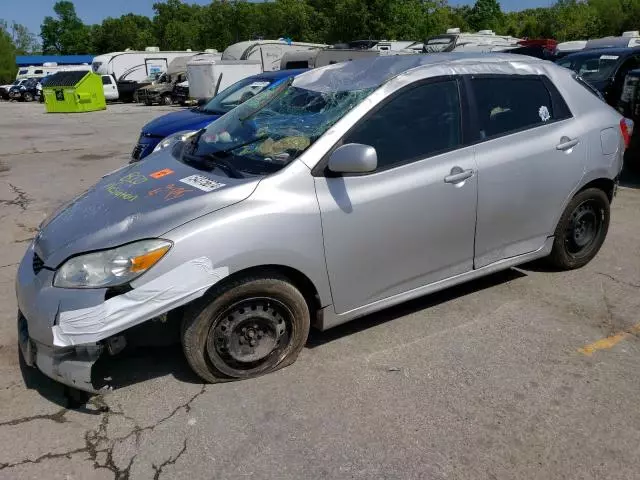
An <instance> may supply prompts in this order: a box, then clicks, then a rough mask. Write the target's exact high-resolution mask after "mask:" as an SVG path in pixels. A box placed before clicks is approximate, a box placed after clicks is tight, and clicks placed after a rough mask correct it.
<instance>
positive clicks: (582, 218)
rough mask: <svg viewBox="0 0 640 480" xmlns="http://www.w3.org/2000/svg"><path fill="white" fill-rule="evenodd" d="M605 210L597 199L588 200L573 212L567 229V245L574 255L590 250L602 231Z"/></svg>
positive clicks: (569, 251) (570, 252)
mask: <svg viewBox="0 0 640 480" xmlns="http://www.w3.org/2000/svg"><path fill="white" fill-rule="evenodd" d="M603 217H604V212H603V211H602V208H601V206H600V205H599V204H598V203H597V202H596V201H595V200H586V201H584V202H582V203H581V204H580V205H578V206H577V207H576V208H575V209H574V210H573V212H572V213H571V217H570V221H569V225H568V227H567V229H566V231H565V246H566V248H567V252H568V253H569V254H571V255H573V256H580V255H582V254H584V253H585V252H588V251H589V250H590V249H591V247H593V245H594V244H595V243H596V241H597V239H598V237H599V236H600V233H601V231H602V225H603Z"/></svg>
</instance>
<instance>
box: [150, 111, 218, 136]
mask: <svg viewBox="0 0 640 480" xmlns="http://www.w3.org/2000/svg"><path fill="white" fill-rule="evenodd" d="M218 118H220V115H212V114H207V113H200V112H197V111H194V110H192V109H189V110H182V111H180V112H171V113H168V114H167V115H163V116H162V117H158V118H156V119H155V120H152V121H150V122H149V123H147V124H146V125H145V126H144V127H143V128H142V134H143V135H150V136H154V137H162V138H164V137H167V136H169V135H171V134H173V133H176V132H180V131H182V130H200V129H201V128H204V127H206V126H207V125H209V124H210V123H211V122H213V121H214V120H217V119H218Z"/></svg>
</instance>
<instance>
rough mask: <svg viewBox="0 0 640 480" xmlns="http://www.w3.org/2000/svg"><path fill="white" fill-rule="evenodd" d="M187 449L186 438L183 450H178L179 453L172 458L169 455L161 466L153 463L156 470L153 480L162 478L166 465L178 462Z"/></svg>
mask: <svg viewBox="0 0 640 480" xmlns="http://www.w3.org/2000/svg"><path fill="white" fill-rule="evenodd" d="M186 451H187V439H186V438H185V439H184V443H183V445H182V450H180V451H179V452H178V454H177V455H176V456H175V457H173V458H171V457H169V458H168V459H167V460H165V461H164V462H162V463H161V464H160V466H158V467H156V466H155V465H154V464H151V466H152V467H153V470H154V471H155V473H154V475H153V480H160V475H161V474H162V469H163V468H164V467H166V466H167V465H173V464H174V463H176V462H177V461H178V459H179V458H180V457H181V456H182V454H183V453H184V452H186Z"/></svg>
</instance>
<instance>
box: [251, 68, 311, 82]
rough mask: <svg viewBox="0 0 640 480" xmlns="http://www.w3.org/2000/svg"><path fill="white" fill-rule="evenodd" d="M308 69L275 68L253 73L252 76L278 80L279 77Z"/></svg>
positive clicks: (291, 75) (298, 73) (297, 73)
mask: <svg viewBox="0 0 640 480" xmlns="http://www.w3.org/2000/svg"><path fill="white" fill-rule="evenodd" d="M307 71H309V69H308V68H298V69H291V70H276V71H273V72H264V73H259V74H258V75H254V77H252V78H256V79H258V78H261V79H264V80H280V79H281V78H287V77H295V76H296V75H300V74H301V73H304V72H307Z"/></svg>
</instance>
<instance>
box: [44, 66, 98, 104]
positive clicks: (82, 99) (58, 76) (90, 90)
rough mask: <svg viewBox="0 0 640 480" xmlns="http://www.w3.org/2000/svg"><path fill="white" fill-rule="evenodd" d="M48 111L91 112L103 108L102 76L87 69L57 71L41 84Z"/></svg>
mask: <svg viewBox="0 0 640 480" xmlns="http://www.w3.org/2000/svg"><path fill="white" fill-rule="evenodd" d="M42 91H43V93H44V101H45V105H46V107H47V112H48V113H69V112H93V111H95V110H104V109H105V108H107V103H106V102H105V99H104V90H103V87H102V78H101V77H100V75H96V74H95V73H92V72H87V71H72V72H58V73H55V74H53V75H51V76H50V77H48V78H47V79H46V80H45V81H44V82H43V85H42Z"/></svg>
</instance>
